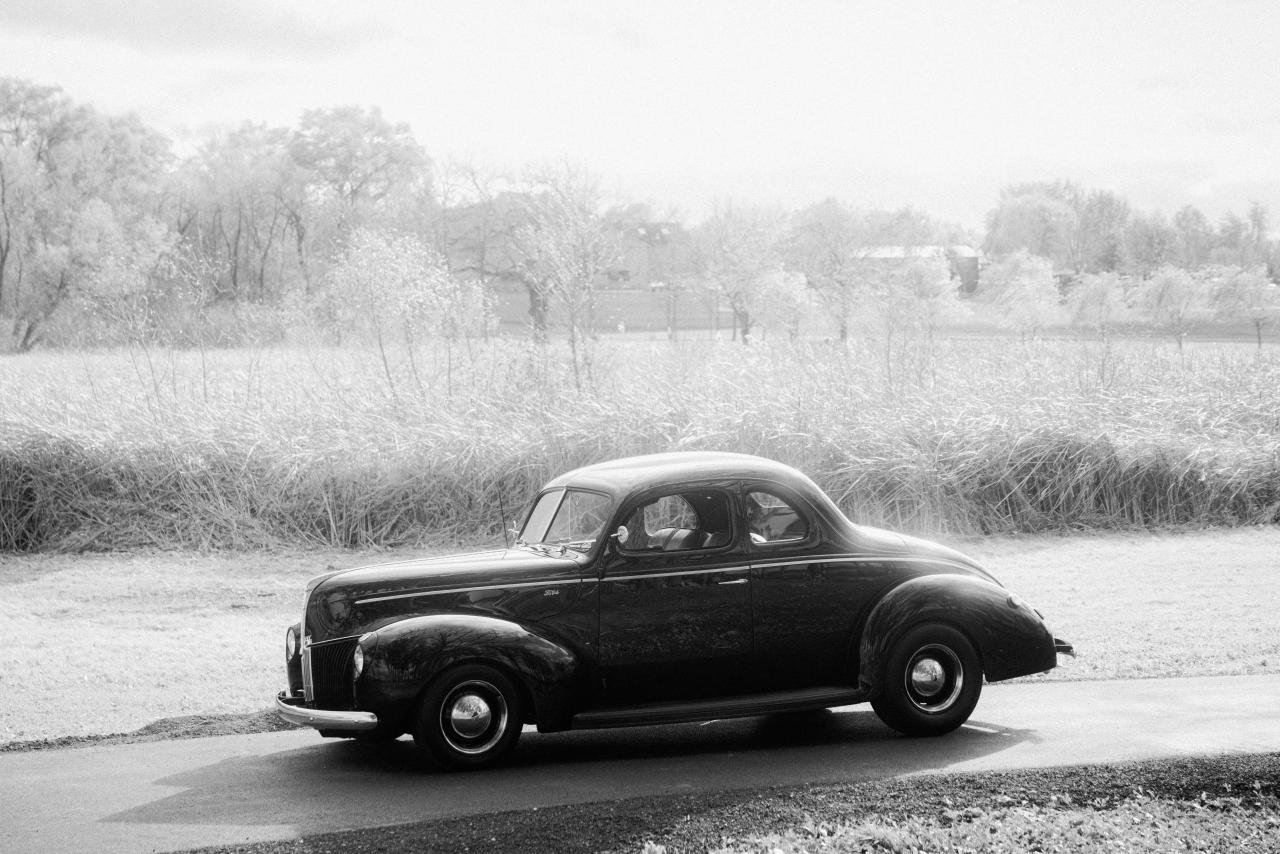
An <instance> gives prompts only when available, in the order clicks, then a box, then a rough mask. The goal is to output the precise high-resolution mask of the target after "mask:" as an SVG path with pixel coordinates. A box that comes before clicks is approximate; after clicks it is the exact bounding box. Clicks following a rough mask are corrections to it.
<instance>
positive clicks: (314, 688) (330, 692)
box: [302, 638, 359, 709]
mask: <svg viewBox="0 0 1280 854" xmlns="http://www.w3.org/2000/svg"><path fill="white" fill-rule="evenodd" d="M358 640H359V639H358V638H339V639H338V640H332V641H323V642H321V643H313V644H311V645H310V646H308V647H307V648H306V650H305V651H304V652H303V656H302V678H303V686H304V688H305V689H306V696H307V701H308V702H310V703H311V704H312V705H314V706H315V707H316V708H318V709H350V708H351V707H352V705H353V702H354V697H353V692H352V687H351V678H352V669H351V653H352V652H354V651H355V648H356V643H357V641H358Z"/></svg>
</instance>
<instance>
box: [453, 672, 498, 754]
mask: <svg viewBox="0 0 1280 854" xmlns="http://www.w3.org/2000/svg"><path fill="white" fill-rule="evenodd" d="M508 715H509V712H508V709H507V699H506V697H504V696H503V695H502V692H501V691H499V690H498V689H497V688H496V687H494V685H493V684H492V683H490V682H485V681H483V680H480V679H469V680H467V681H466V682H459V683H458V684H457V685H455V686H453V688H452V689H450V691H449V693H448V694H446V695H445V698H444V702H443V703H441V704H440V732H441V733H442V734H443V735H444V740H445V741H446V742H447V743H448V745H449V747H451V748H452V749H454V750H456V751H458V752H459V753H465V754H467V755H476V754H479V753H484V752H485V751H487V750H491V749H492V748H493V746H494V745H496V744H497V743H498V742H499V741H500V740H501V739H502V736H503V734H505V733H506V731H507V721H508Z"/></svg>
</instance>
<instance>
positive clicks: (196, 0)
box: [0, 0, 390, 58]
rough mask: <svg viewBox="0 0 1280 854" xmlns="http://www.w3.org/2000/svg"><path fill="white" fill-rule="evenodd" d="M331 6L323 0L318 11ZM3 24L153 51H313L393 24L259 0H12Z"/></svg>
mask: <svg viewBox="0 0 1280 854" xmlns="http://www.w3.org/2000/svg"><path fill="white" fill-rule="evenodd" d="M322 8H323V7H321V6H320V4H315V6H314V12H320V10H321V9H322ZM0 23H2V24H3V25H4V26H5V27H6V28H8V29H9V30H10V31H11V32H25V33H27V34H30V35H34V36H41V37H45V38H54V39H68V40H83V41H95V42H100V43H105V44H111V45H117V46H123V47H128V48H132V49H135V50H139V51H144V52H147V53H172V54H175V55H180V54H190V53H192V52H197V53H199V52H212V53H221V54H233V55H237V54H238V55H245V56H254V57H260V56H269V57H275V58H278V57H310V56H318V55H323V54H326V53H330V52H332V51H335V50H341V49H345V48H349V47H351V46H352V45H353V44H360V43H363V42H366V41H368V40H370V39H372V38H374V37H375V36H378V35H381V34H384V33H385V32H387V31H389V30H390V27H389V26H388V25H386V24H385V23H384V22H380V21H377V20H374V19H371V18H363V19H351V18H347V19H346V20H343V19H341V18H337V19H335V18H334V17H333V16H326V15H324V14H315V13H313V7H312V6H305V5H304V6H301V7H296V8H291V7H285V6H280V5H279V4H276V3H267V2H260V3H255V2H252V0H128V1H127V2H118V3H99V2H92V0H5V3H4V4H3V6H0Z"/></svg>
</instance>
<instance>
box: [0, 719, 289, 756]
mask: <svg viewBox="0 0 1280 854" xmlns="http://www.w3.org/2000/svg"><path fill="white" fill-rule="evenodd" d="M286 729H296V727H295V726H294V725H293V724H291V723H289V722H288V721H285V720H284V719H282V718H281V717H280V716H279V715H278V714H276V712H275V710H274V709H266V710H263V711H261V712H254V713H251V714H244V715H183V716H182V717H177V718H162V719H160V720H158V721H152V722H151V723H149V724H147V725H146V726H144V727H142V728H140V729H137V730H134V731H133V732H117V733H109V734H106V735H64V736H62V737H61V738H40V739H35V740H32V741H10V742H6V743H5V744H0V753H10V752H14V751H19V750H63V749H66V748H71V747H90V746H93V745H99V744H134V743H137V742H143V741H164V740H166V739H171V738H209V737H211V736H216V735H252V734H254V733H260V732H279V731H280V730H286Z"/></svg>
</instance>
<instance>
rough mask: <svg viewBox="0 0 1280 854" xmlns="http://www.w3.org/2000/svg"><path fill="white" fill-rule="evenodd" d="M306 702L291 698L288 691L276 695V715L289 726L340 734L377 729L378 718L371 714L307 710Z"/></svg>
mask: <svg viewBox="0 0 1280 854" xmlns="http://www.w3.org/2000/svg"><path fill="white" fill-rule="evenodd" d="M305 703H306V700H304V699H303V698H302V697H293V696H290V695H289V692H288V691H281V692H280V693H279V694H276V714H278V715H280V717H282V718H284V719H285V720H286V721H288V722H289V723H291V724H297V725H299V726H309V727H314V728H315V729H320V730H333V731H340V732H368V731H369V730H371V729H377V728H378V716H377V715H375V714H374V713H373V712H338V711H332V710H330V709H310V708H307V706H306V705H304V704H305Z"/></svg>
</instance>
